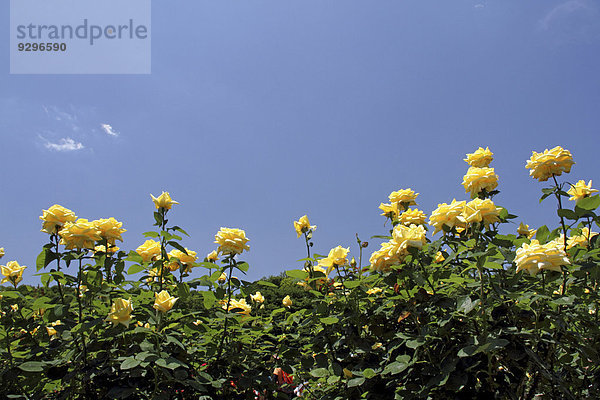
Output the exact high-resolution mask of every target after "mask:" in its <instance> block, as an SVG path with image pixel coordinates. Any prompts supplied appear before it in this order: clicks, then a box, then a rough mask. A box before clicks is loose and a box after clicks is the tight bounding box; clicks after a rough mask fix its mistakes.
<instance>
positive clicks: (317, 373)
mask: <svg viewBox="0 0 600 400" xmlns="http://www.w3.org/2000/svg"><path fill="white" fill-rule="evenodd" d="M310 374H311V375H312V376H314V377H315V378H323V377H325V376H328V375H329V371H328V370H327V368H316V369H313V370H312V371H310Z"/></svg>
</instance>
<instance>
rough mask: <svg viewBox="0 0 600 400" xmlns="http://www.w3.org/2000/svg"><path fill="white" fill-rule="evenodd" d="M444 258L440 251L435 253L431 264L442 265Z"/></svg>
mask: <svg viewBox="0 0 600 400" xmlns="http://www.w3.org/2000/svg"><path fill="white" fill-rule="evenodd" d="M445 259H446V258H445V257H444V255H443V254H442V252H441V251H438V252H437V253H435V258H434V259H433V262H434V263H436V264H439V263H442V262H444V260H445Z"/></svg>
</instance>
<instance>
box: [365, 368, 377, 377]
mask: <svg viewBox="0 0 600 400" xmlns="http://www.w3.org/2000/svg"><path fill="white" fill-rule="evenodd" d="M375 375H377V374H376V373H375V371H373V369H372V368H367V369H365V370H364V371H363V376H364V377H365V378H367V379H371V378H373V377H374V376H375Z"/></svg>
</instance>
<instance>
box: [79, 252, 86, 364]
mask: <svg viewBox="0 0 600 400" xmlns="http://www.w3.org/2000/svg"><path fill="white" fill-rule="evenodd" d="M80 255H81V254H80ZM82 275H83V266H82V262H81V258H79V273H78V274H77V307H78V310H79V313H78V314H79V320H78V323H79V324H80V325H81V324H83V306H82V304H81V277H82ZM84 332H85V330H84V329H83V328H82V329H81V344H82V347H83V364H84V365H86V364H87V347H86V344H85V333H84Z"/></svg>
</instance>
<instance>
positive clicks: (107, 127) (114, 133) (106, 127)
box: [100, 124, 119, 136]
mask: <svg viewBox="0 0 600 400" xmlns="http://www.w3.org/2000/svg"><path fill="white" fill-rule="evenodd" d="M100 126H101V127H102V130H104V132H106V134H107V135H110V136H119V132H117V131H115V130H114V129H113V127H112V126H110V125H109V124H100Z"/></svg>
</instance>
